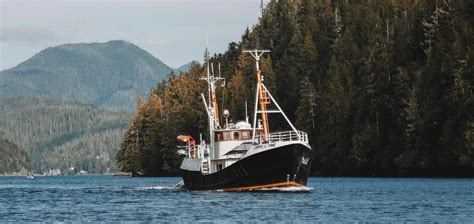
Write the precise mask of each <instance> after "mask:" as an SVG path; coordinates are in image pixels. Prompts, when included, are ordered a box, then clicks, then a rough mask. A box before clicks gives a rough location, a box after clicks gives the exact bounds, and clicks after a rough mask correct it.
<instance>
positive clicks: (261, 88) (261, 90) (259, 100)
mask: <svg viewBox="0 0 474 224" xmlns="http://www.w3.org/2000/svg"><path fill="white" fill-rule="evenodd" d="M244 52H246V53H250V54H251V55H252V57H253V58H255V67H256V69H257V72H256V73H257V89H256V93H255V95H256V96H255V112H254V116H253V132H252V139H253V142H254V143H255V129H256V127H257V114H261V117H262V123H263V141H264V142H265V143H266V142H268V141H269V135H270V130H269V127H268V117H267V113H280V114H282V115H283V117H284V118H285V120H286V121H287V122H288V124H289V125H290V127H291V128H292V129H293V131H294V132H298V130H296V128H295V126H293V124H292V123H291V121H290V120H289V119H288V117H287V116H286V114H285V113H284V112H283V110H282V109H281V108H280V105H278V103H277V102H276V101H275V99H274V98H273V96H272V95H271V94H270V92H269V91H268V89H267V87H265V85H264V84H263V76H262V75H261V71H260V66H259V61H260V57H261V56H262V55H263V54H264V53H266V52H270V51H269V50H257V49H255V50H244ZM270 102H273V103H274V104H275V106H276V107H277V109H276V110H267V105H268V104H270ZM257 104H259V105H260V110H258V105H257Z"/></svg>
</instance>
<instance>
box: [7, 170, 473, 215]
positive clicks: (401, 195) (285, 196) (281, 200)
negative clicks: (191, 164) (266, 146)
mask: <svg viewBox="0 0 474 224" xmlns="http://www.w3.org/2000/svg"><path fill="white" fill-rule="evenodd" d="M179 181H180V178H130V177H114V176H59V177H36V178H35V179H33V180H27V179H26V178H24V177H0V222H14V223H17V222H31V221H32V222H37V221H55V222H69V221H81V222H99V221H100V222H127V221H141V222H159V221H167V222H193V221H203V222H206V221H211V222H234V221H242V222H247V221H251V222H259V221H262V222H314V221H322V222H358V221H375V222H462V223H472V222H474V179H424V178H420V179H413V178H406V179H405V178H310V181H309V187H310V188H311V190H310V191H309V192H308V193H289V192H258V193H257V192H239V193H231V192H187V191H184V190H177V189H173V186H174V185H175V184H176V183H178V182H179Z"/></svg>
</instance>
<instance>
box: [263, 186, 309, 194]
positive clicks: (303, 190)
mask: <svg viewBox="0 0 474 224" xmlns="http://www.w3.org/2000/svg"><path fill="white" fill-rule="evenodd" d="M311 190H313V188H312V187H304V186H301V187H296V186H289V187H270V188H260V189H256V190H255V191H264V192H265V191H269V192H295V193H306V192H310V191H311Z"/></svg>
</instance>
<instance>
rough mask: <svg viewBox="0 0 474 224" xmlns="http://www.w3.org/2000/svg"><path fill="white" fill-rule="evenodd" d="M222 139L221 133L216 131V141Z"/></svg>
mask: <svg viewBox="0 0 474 224" xmlns="http://www.w3.org/2000/svg"><path fill="white" fill-rule="evenodd" d="M222 140H223V139H222V133H217V135H216V141H218V142H220V141H222Z"/></svg>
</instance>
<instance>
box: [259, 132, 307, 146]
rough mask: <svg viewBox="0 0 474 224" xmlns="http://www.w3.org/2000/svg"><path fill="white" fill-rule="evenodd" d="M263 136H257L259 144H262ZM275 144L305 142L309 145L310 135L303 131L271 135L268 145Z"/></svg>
mask: <svg viewBox="0 0 474 224" xmlns="http://www.w3.org/2000/svg"><path fill="white" fill-rule="evenodd" d="M262 139H263V136H260V135H257V136H255V140H256V141H257V143H259V144H261V142H262ZM275 142H304V143H308V134H306V133H305V132H302V131H297V132H295V131H283V132H275V133H270V135H269V136H268V143H275Z"/></svg>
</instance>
